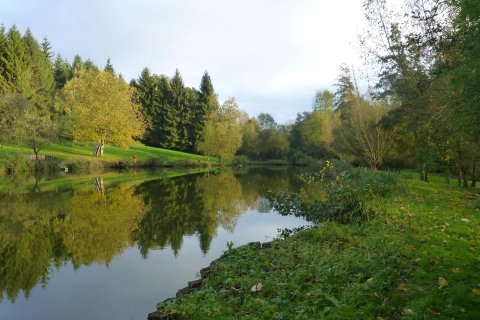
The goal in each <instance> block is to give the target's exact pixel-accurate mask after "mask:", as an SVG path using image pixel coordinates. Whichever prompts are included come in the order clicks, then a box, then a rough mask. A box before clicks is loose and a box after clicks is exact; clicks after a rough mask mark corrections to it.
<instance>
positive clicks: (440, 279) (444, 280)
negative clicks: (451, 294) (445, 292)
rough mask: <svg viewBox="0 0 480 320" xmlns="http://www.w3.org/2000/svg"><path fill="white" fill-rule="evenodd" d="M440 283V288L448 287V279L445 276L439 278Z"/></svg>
mask: <svg viewBox="0 0 480 320" xmlns="http://www.w3.org/2000/svg"><path fill="white" fill-rule="evenodd" d="M438 285H439V286H440V288H445V287H448V281H447V279H445V278H444V277H439V278H438Z"/></svg>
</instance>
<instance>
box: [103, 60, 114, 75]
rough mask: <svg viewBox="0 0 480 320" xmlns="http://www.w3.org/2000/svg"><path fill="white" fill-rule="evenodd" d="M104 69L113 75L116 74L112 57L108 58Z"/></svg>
mask: <svg viewBox="0 0 480 320" xmlns="http://www.w3.org/2000/svg"><path fill="white" fill-rule="evenodd" d="M103 71H106V72H110V73H111V74H112V75H115V69H113V65H112V63H111V62H110V58H108V59H107V64H105V67H104V68H103Z"/></svg>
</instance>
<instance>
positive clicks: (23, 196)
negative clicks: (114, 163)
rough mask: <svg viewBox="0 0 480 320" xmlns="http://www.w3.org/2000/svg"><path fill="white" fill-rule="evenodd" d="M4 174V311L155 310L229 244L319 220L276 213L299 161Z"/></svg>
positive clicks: (116, 313)
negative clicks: (51, 176)
mask: <svg viewBox="0 0 480 320" xmlns="http://www.w3.org/2000/svg"><path fill="white" fill-rule="evenodd" d="M174 175H176V173H173V172H161V173H155V174H149V173H146V172H140V173H128V174H113V173H110V174H104V175H96V176H84V177H78V176H77V177H71V176H65V177H61V178H60V179H57V180H49V181H31V180H27V181H22V182H18V181H2V182H1V183H0V290H1V300H0V319H1V320H17V319H18V320H21V319H40V320H42V319H49V320H50V319H69V320H75V319H79V320H80V319H82V320H85V319H128V320H130V319H146V316H147V314H148V313H149V312H151V311H154V310H155V306H156V304H157V303H158V302H160V301H162V300H164V299H166V298H169V297H172V296H175V293H176V291H177V290H178V289H180V288H183V287H185V286H186V283H187V281H190V280H194V279H197V278H198V271H199V270H200V269H201V268H203V267H205V266H207V265H209V263H210V261H211V260H213V259H216V258H218V257H219V256H220V255H221V254H222V252H223V251H225V250H226V243H227V241H233V243H234V246H239V245H242V244H245V243H248V242H250V241H268V240H271V239H272V238H274V237H275V236H276V235H277V230H278V229H280V228H293V227H298V226H302V225H306V224H307V223H306V222H305V221H304V220H302V219H300V218H296V217H291V216H281V215H278V214H276V213H275V212H274V211H273V210H272V209H271V207H270V204H269V202H268V200H267V199H266V198H265V196H266V194H267V192H268V191H270V190H279V189H287V188H290V189H295V188H296V184H297V183H298V181H297V180H296V178H295V177H296V175H295V174H294V173H292V172H291V171H288V170H278V169H277V170H274V169H267V168H251V169H248V170H247V169H244V170H243V171H231V170H230V171H220V172H209V173H195V174H188V175H183V176H176V177H172V176H174Z"/></svg>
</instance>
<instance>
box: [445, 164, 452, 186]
mask: <svg viewBox="0 0 480 320" xmlns="http://www.w3.org/2000/svg"><path fill="white" fill-rule="evenodd" d="M450 174H451V173H450V167H448V168H447V170H446V171H445V182H446V183H447V184H450Z"/></svg>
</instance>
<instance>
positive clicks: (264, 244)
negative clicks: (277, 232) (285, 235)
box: [262, 241, 272, 249]
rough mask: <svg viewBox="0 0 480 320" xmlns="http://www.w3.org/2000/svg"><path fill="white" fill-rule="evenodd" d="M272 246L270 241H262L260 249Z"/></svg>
mask: <svg viewBox="0 0 480 320" xmlns="http://www.w3.org/2000/svg"><path fill="white" fill-rule="evenodd" d="M270 247H272V241H269V242H264V243H262V249H265V248H270Z"/></svg>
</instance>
